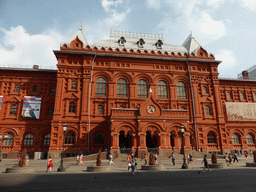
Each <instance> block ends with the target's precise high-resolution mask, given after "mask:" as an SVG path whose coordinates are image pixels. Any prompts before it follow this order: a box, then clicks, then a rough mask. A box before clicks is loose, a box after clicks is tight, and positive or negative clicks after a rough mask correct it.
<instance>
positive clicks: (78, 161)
mask: <svg viewBox="0 0 256 192" xmlns="http://www.w3.org/2000/svg"><path fill="white" fill-rule="evenodd" d="M76 164H77V165H80V157H79V154H77V156H76Z"/></svg>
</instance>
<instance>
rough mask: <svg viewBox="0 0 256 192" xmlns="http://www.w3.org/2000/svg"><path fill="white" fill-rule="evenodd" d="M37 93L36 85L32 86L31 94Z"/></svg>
mask: <svg viewBox="0 0 256 192" xmlns="http://www.w3.org/2000/svg"><path fill="white" fill-rule="evenodd" d="M37 91H38V86H37V85H34V86H33V89H32V92H33V93H37Z"/></svg>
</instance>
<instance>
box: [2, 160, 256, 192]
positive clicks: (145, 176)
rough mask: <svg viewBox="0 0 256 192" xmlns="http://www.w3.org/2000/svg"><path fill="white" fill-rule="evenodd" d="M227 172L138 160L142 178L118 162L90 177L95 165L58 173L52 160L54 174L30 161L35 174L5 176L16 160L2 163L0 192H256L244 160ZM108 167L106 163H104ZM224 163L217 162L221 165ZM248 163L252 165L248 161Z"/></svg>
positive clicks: (255, 173)
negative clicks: (153, 166) (157, 167)
mask: <svg viewBox="0 0 256 192" xmlns="http://www.w3.org/2000/svg"><path fill="white" fill-rule="evenodd" d="M239 160H240V161H239V163H235V164H234V165H233V166H229V167H225V168H224V169H216V170H213V169H212V170H211V172H209V171H207V170H206V171H205V172H202V170H203V164H201V162H202V159H195V160H194V162H193V163H192V164H189V169H188V170H184V169H181V166H182V164H183V161H181V160H179V161H176V165H175V166H173V165H172V163H171V160H160V161H159V164H163V165H164V167H165V168H164V171H143V170H140V167H141V165H143V164H144V161H141V160H140V159H138V160H137V162H138V168H139V174H135V175H134V176H133V175H130V174H129V172H128V170H127V166H126V162H125V161H115V165H113V166H111V168H110V172H107V173H89V172H87V171H86V169H87V166H90V165H95V161H87V162H84V165H81V166H78V165H76V162H65V163H64V167H65V168H66V171H65V172H57V168H58V167H59V165H60V164H59V161H60V159H55V160H53V166H54V168H53V171H52V173H46V172H45V171H46V164H47V161H46V160H30V166H32V167H34V170H35V172H34V173H28V174H14V173H4V171H5V169H6V168H7V167H11V166H13V164H17V161H15V160H6V159H4V160H3V161H2V162H0V172H1V173H0V191H1V192H2V191H256V168H253V167H250V168H249V167H246V166H245V163H246V161H245V159H244V157H240V158H239ZM102 162H103V165H107V164H108V161H107V160H102ZM220 162H223V163H225V162H224V159H218V163H220ZM247 162H252V157H249V158H248V160H247Z"/></svg>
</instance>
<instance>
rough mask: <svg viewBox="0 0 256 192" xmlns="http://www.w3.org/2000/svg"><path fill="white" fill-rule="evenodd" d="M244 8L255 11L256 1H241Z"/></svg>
mask: <svg viewBox="0 0 256 192" xmlns="http://www.w3.org/2000/svg"><path fill="white" fill-rule="evenodd" d="M243 3H244V6H245V7H248V8H249V9H252V10H256V1H255V0H243Z"/></svg>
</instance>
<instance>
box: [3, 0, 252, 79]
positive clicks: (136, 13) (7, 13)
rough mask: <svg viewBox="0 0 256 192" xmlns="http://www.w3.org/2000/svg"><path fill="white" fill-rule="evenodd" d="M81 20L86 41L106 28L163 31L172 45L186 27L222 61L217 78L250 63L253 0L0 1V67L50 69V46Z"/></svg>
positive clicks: (103, 33)
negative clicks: (36, 66)
mask: <svg viewBox="0 0 256 192" xmlns="http://www.w3.org/2000/svg"><path fill="white" fill-rule="evenodd" d="M81 24H82V26H83V29H84V34H85V36H86V39H87V41H88V42H89V44H93V42H94V41H96V40H101V39H106V38H108V36H109V34H110V30H111V29H112V30H116V31H129V32H141V33H156V34H163V37H164V40H165V42H166V43H168V44H173V45H182V43H183V42H184V41H185V40H186V38H187V37H188V35H189V34H190V32H192V34H193V36H194V37H195V39H196V40H197V42H198V43H199V44H200V45H201V46H202V47H203V48H204V49H206V50H207V51H208V53H213V54H214V56H215V58H216V59H217V60H221V61H222V63H221V64H220V66H219V73H220V77H227V78H237V74H238V73H241V71H243V70H246V69H248V68H250V67H252V66H254V65H256V62H255V60H256V54H255V53H254V50H255V49H256V43H255V41H256V38H255V33H256V32H255V28H256V1H255V0H140V1H138V0H83V1H82V0H79V1H78V0H77V1H75V0H74V1H70V0H69V1H68V0H22V1H19V0H0V66H10V67H32V66H33V65H35V64H37V65H39V66H40V68H56V63H57V61H56V58H55V56H54V54H53V52H52V50H58V49H59V48H60V43H62V42H66V41H68V40H69V39H70V38H71V37H72V36H73V35H74V34H75V33H76V31H77V30H78V28H79V27H80V26H81Z"/></svg>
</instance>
